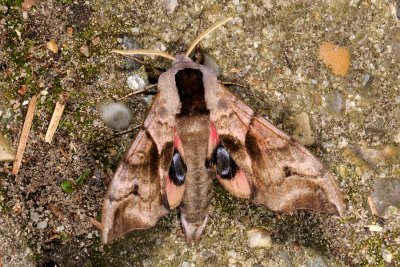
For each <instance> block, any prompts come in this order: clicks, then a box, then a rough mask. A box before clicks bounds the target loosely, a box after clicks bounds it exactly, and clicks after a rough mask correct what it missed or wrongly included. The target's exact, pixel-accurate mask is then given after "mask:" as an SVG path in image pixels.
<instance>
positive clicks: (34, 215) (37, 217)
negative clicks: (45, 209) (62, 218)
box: [31, 211, 39, 222]
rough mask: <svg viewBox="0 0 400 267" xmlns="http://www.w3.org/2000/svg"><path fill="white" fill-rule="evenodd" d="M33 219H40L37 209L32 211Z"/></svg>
mask: <svg viewBox="0 0 400 267" xmlns="http://www.w3.org/2000/svg"><path fill="white" fill-rule="evenodd" d="M31 220H32V222H38V221H39V214H38V213H37V212H35V211H31Z"/></svg>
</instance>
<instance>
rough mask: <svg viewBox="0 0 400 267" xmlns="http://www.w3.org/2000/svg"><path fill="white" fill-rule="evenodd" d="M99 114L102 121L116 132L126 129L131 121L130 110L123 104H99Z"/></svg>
mask: <svg viewBox="0 0 400 267" xmlns="http://www.w3.org/2000/svg"><path fill="white" fill-rule="evenodd" d="M99 113H100V117H101V119H102V121H103V122H104V123H105V124H106V125H107V126H108V127H110V128H111V129H113V130H116V131H120V130H125V129H127V128H128V126H129V123H130V122H131V120H132V113H131V110H130V109H129V108H128V107H127V106H126V105H125V104H124V103H116V102H111V101H105V102H103V103H101V104H100V106H99Z"/></svg>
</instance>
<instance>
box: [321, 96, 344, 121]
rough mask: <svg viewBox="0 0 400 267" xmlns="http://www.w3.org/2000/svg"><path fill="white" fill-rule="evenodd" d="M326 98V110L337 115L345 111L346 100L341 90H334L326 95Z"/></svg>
mask: <svg viewBox="0 0 400 267" xmlns="http://www.w3.org/2000/svg"><path fill="white" fill-rule="evenodd" d="M324 98H325V100H326V107H325V109H326V111H327V112H329V113H332V114H334V115H336V114H337V113H340V112H342V111H343V108H344V101H343V98H342V95H341V94H340V93H339V92H337V91H336V92H332V93H329V94H326V95H324Z"/></svg>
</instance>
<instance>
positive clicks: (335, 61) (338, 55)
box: [319, 42, 350, 76]
mask: <svg viewBox="0 0 400 267" xmlns="http://www.w3.org/2000/svg"><path fill="white" fill-rule="evenodd" d="M319 58H320V59H321V60H322V61H323V62H324V63H325V65H327V66H328V67H329V68H330V69H331V70H332V72H333V73H334V74H336V75H339V76H346V75H347V73H348V72H349V68H350V51H349V50H348V49H347V48H345V47H340V46H337V45H335V44H332V43H328V42H322V43H321V44H320V45H319Z"/></svg>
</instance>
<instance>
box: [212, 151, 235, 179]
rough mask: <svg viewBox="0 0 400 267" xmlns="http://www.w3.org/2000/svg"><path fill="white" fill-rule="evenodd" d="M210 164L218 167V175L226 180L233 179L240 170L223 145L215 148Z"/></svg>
mask: <svg viewBox="0 0 400 267" xmlns="http://www.w3.org/2000/svg"><path fill="white" fill-rule="evenodd" d="M210 163H211V165H215V166H216V169H217V174H218V175H220V176H221V177H222V178H224V179H233V177H235V174H236V172H237V170H238V165H237V164H236V162H235V161H234V160H233V158H232V157H231V155H229V152H228V151H227V150H226V149H225V148H224V147H223V146H222V145H221V144H219V145H218V146H217V147H216V148H215V150H214V152H213V155H212V157H211V160H210Z"/></svg>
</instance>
